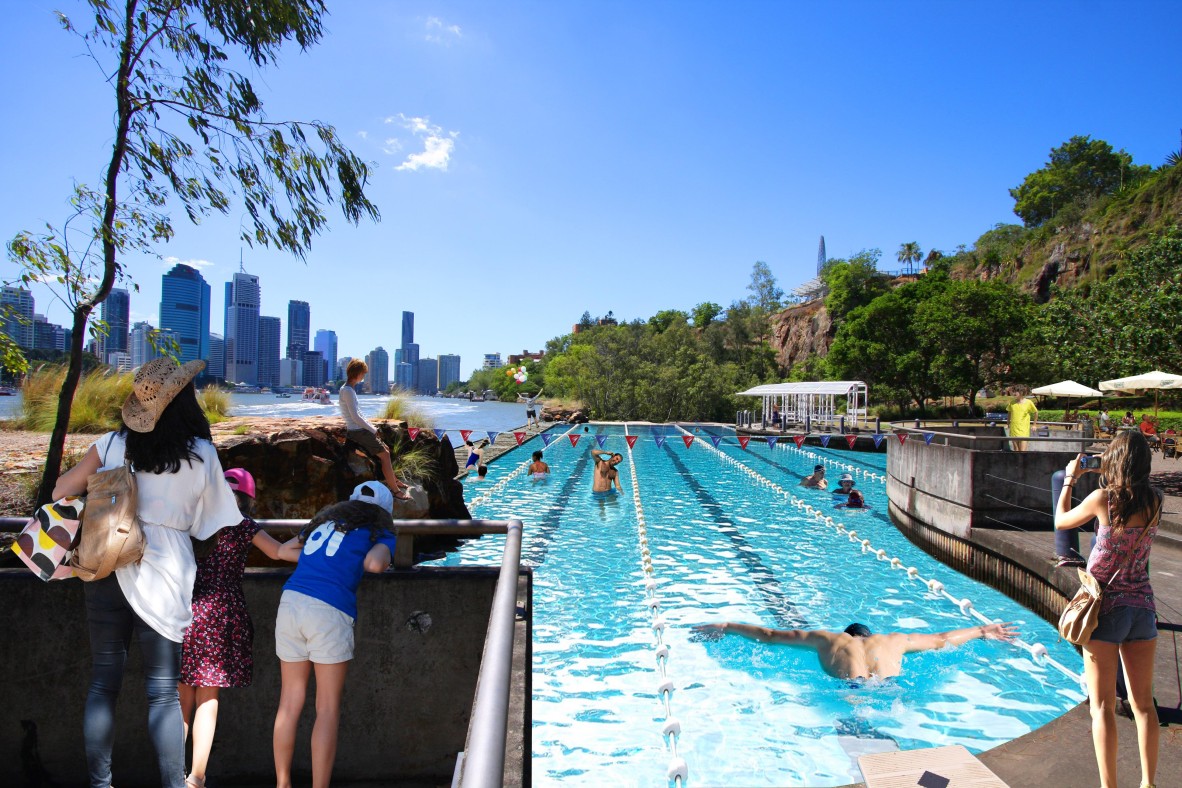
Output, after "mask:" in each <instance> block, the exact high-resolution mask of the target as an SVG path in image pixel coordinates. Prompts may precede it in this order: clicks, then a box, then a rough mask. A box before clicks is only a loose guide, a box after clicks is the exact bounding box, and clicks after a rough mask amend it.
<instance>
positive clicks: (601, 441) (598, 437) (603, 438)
mask: <svg viewBox="0 0 1182 788" xmlns="http://www.w3.org/2000/svg"><path fill="white" fill-rule="evenodd" d="M595 442H596V443H598V444H599V448H601V449H602V448H603V444H605V443H607V436H606V435H596V436H595Z"/></svg>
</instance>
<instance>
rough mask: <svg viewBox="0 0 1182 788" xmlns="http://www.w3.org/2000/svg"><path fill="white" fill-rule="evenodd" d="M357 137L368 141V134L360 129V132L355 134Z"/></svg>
mask: <svg viewBox="0 0 1182 788" xmlns="http://www.w3.org/2000/svg"><path fill="white" fill-rule="evenodd" d="M357 136H358V137H360V138H361V139H363V140H367V139H369V132H368V131H366V130H365V129H362V130H361V131H359V132H357Z"/></svg>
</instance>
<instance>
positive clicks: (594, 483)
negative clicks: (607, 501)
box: [591, 449, 624, 493]
mask: <svg viewBox="0 0 1182 788" xmlns="http://www.w3.org/2000/svg"><path fill="white" fill-rule="evenodd" d="M591 457H592V458H593V459H594V460H595V469H594V470H593V471H592V472H591V473H592V476H591V492H595V493H606V492H611V489H612V485H613V484H614V485H615V487H616V490H617V491H618V492H621V493H622V492H624V488H622V487H620V473H619V471H617V470H616V466H617V465H619V464H620V463H621V462H623V460H624V456H623V455H622V454H612V453H611V452H610V451H601V450H599V449H592V450H591Z"/></svg>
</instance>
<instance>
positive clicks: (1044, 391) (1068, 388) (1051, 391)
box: [1030, 380, 1104, 397]
mask: <svg viewBox="0 0 1182 788" xmlns="http://www.w3.org/2000/svg"><path fill="white" fill-rule="evenodd" d="M1030 393H1031V394H1039V395H1042V396H1044V397H1103V396H1104V392H1102V391H1096V390H1095V389H1091V388H1088V387H1087V386H1085V385H1084V384H1082V383H1076V382H1075V381H1074V380H1062V381H1060V382H1058V383H1052V384H1051V385H1049V386H1039V387H1038V388H1036V389H1031V391H1030Z"/></svg>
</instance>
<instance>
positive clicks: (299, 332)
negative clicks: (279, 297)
mask: <svg viewBox="0 0 1182 788" xmlns="http://www.w3.org/2000/svg"><path fill="white" fill-rule="evenodd" d="M311 325H312V308H311V307H310V306H308V302H307V301H288V302H287V353H286V354H284V358H295V359H299V360H300V361H303V360H304V354H305V353H307V352H308V337H309V334H310V332H311Z"/></svg>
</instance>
